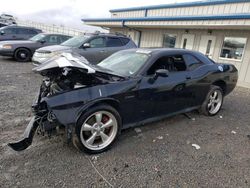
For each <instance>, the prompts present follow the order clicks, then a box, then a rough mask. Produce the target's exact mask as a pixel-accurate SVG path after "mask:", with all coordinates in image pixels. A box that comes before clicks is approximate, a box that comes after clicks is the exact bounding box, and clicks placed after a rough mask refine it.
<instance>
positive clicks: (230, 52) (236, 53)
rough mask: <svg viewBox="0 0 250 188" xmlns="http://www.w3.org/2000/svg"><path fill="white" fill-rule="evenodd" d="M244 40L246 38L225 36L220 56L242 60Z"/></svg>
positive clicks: (245, 40)
mask: <svg viewBox="0 0 250 188" xmlns="http://www.w3.org/2000/svg"><path fill="white" fill-rule="evenodd" d="M246 42H247V39H246V38H240V37H225V38H224V43H223V46H222V49H221V54H220V57H221V58H226V59H232V60H242V56H243V53H244V49H245V46H246Z"/></svg>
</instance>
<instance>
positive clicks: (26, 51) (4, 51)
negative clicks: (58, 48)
mask: <svg viewBox="0 0 250 188" xmlns="http://www.w3.org/2000/svg"><path fill="white" fill-rule="evenodd" d="M69 38H71V36H68V35H61V34H49V33H40V34H38V35H36V36H34V37H32V38H30V39H29V40H15V41H2V42H0V55H1V56H10V57H14V58H15V60H17V61H20V62H27V61H30V60H31V57H32V55H33V53H34V52H35V50H36V49H38V48H41V47H44V46H49V45H55V44H61V43H62V42H64V41H66V40H68V39H69Z"/></svg>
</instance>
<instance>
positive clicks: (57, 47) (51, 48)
mask: <svg viewBox="0 0 250 188" xmlns="http://www.w3.org/2000/svg"><path fill="white" fill-rule="evenodd" d="M71 49H72V47H69V46H62V45H52V46H47V47H43V48H39V49H38V50H36V51H37V52H41V53H50V52H57V51H69V50H71Z"/></svg>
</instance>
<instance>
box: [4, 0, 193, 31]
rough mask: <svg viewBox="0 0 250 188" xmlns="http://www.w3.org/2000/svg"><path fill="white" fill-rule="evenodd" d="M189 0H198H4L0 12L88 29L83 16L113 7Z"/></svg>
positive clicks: (104, 13)
mask: <svg viewBox="0 0 250 188" xmlns="http://www.w3.org/2000/svg"><path fill="white" fill-rule="evenodd" d="M187 1H197V0H153V1H152V0H87V1H86V0H40V1H37V0H2V1H1V5H0V13H8V14H12V15H14V16H16V17H18V18H19V19H22V20H31V21H37V22H42V23H48V24H56V25H64V26H68V27H74V28H79V29H86V26H83V24H82V22H81V18H102V17H109V16H110V13H109V10H110V9H116V8H126V7H134V6H147V5H157V4H168V3H179V2H187ZM87 29H89V28H88V27H87ZM90 30H91V29H90Z"/></svg>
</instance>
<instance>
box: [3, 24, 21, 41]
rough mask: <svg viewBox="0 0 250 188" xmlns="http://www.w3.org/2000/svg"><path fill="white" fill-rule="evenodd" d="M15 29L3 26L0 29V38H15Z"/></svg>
mask: <svg viewBox="0 0 250 188" xmlns="http://www.w3.org/2000/svg"><path fill="white" fill-rule="evenodd" d="M17 39H18V38H17V30H16V28H15V27H8V28H4V29H3V30H2V31H1V36H0V40H17Z"/></svg>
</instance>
